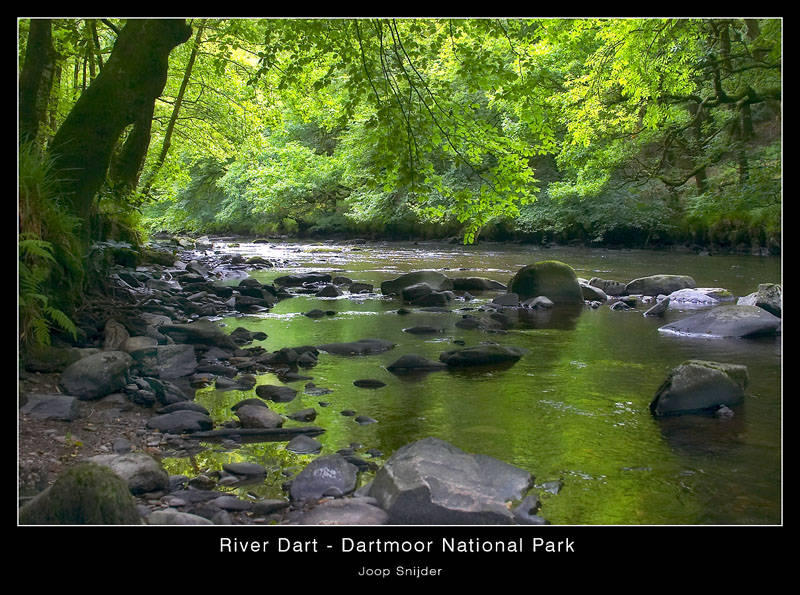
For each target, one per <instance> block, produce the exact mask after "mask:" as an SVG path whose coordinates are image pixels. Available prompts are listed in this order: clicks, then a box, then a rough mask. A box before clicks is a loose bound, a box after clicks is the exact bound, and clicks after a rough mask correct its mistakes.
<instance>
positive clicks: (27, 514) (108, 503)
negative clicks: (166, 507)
mask: <svg viewBox="0 0 800 595" xmlns="http://www.w3.org/2000/svg"><path fill="white" fill-rule="evenodd" d="M19 522H20V524H22V525H140V524H141V522H142V521H141V517H140V516H139V513H138V511H137V509H136V501H135V500H134V499H133V496H132V495H131V493H130V491H129V490H128V486H127V484H126V483H125V480H123V479H122V478H120V477H118V476H117V474H116V473H114V472H113V471H112V470H111V469H108V468H107V467H103V466H100V465H97V464H95V463H78V464H77V465H75V466H74V467H72V468H71V469H69V470H67V471H65V472H64V473H62V474H61V475H60V476H59V477H58V479H56V481H55V483H54V484H53V485H52V486H51V487H49V488H47V489H46V490H44V491H43V492H41V493H40V494H38V495H37V496H36V497H35V498H34V499H33V500H31V501H30V502H29V503H28V504H26V505H25V506H24V507H23V508H22V509H21V510H20V513H19Z"/></svg>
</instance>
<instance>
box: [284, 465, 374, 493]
mask: <svg viewBox="0 0 800 595" xmlns="http://www.w3.org/2000/svg"><path fill="white" fill-rule="evenodd" d="M357 479H358V468H357V467H356V466H355V465H353V464H352V463H350V462H348V461H347V460H346V459H345V458H344V457H343V456H342V455H340V454H332V455H328V456H324V457H320V458H318V459H315V460H313V461H311V463H309V464H308V465H307V466H306V467H305V469H303V470H302V471H301V472H300V473H298V474H297V477H295V478H294V479H293V480H292V483H291V487H290V489H289V496H290V497H291V499H292V500H296V501H297V500H299V501H302V500H318V499H320V498H322V497H323V496H343V495H346V494H349V493H351V492H352V491H353V490H355V489H356V481H357Z"/></svg>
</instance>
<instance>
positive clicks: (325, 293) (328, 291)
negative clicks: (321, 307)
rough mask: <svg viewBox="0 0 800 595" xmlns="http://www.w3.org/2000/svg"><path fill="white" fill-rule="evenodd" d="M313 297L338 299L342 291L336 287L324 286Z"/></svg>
mask: <svg viewBox="0 0 800 595" xmlns="http://www.w3.org/2000/svg"><path fill="white" fill-rule="evenodd" d="M314 295H315V296H316V297H339V296H340V295H343V294H342V290H341V289H339V288H338V287H336V285H325V286H324V287H322V288H321V289H320V290H319V291H318V292H317V293H315V294H314Z"/></svg>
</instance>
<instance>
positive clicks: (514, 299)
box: [492, 292, 519, 306]
mask: <svg viewBox="0 0 800 595" xmlns="http://www.w3.org/2000/svg"><path fill="white" fill-rule="evenodd" d="M492 303H493V304H495V305H497V306H519V295H518V294H516V293H514V292H509V293H503V294H500V295H498V296H497V297H495V298H494V299H493V300H492Z"/></svg>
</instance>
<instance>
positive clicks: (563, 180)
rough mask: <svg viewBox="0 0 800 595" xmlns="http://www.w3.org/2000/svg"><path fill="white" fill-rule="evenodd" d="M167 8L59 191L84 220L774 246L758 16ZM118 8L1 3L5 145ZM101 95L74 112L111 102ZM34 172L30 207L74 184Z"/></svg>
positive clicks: (102, 233) (778, 25)
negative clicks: (263, 14)
mask: <svg viewBox="0 0 800 595" xmlns="http://www.w3.org/2000/svg"><path fill="white" fill-rule="evenodd" d="M176 23H177V21H176ZM185 24H186V25H189V26H190V27H191V30H190V31H191V33H190V35H189V34H188V31H189V29H188V28H186V27H185ZM185 24H184V22H183V20H181V21H180V23H177V25H176V27H177V28H176V29H175V31H176V33H175V34H176V35H177V36H176V37H175V38H174V39H173V40H171V41H170V43H169V44H167V46H166V48H165V50H164V52H165V53H164V55H166V53H168V55H169V66H168V68H169V70H168V73H167V76H166V80H161V81H159V80H154V81H151V82H149V83H148V84H149V85H150V87H149V88H150V89H151V92H152V90H153V89H154V90H155V91H156V92H157V95H156V97H157V99H155V104H154V105H148V103H147V102H144V103H142V102H141V101H139V103H135V104H132V105H135V106H136V109H137V110H138V112H137V115H136V116H135V118H136V119H135V120H133V119H129V120H127V121H128V122H133V123H132V124H130V125H127V127H125V128H124V130H123V132H122V134H120V135H119V138H117V140H116V146H115V148H114V149H113V152H112V155H111V156H110V158H109V166H108V171H107V173H106V176H105V182H104V183H103V185H102V187H101V188H100V189H99V190H98V191H97V192H96V195H95V196H90V197H83V198H82V200H84V202H83V205H84V206H86V205H90V206H91V212H90V213H89V215H86V213H85V212H83V213H80V217H79V219H80V220H79V221H78V227H79V228H80V227H81V226H83V227H84V228H85V227H86V225H88V224H85V223H84V220H85V219H91V220H92V227H91V230H92V234H93V236H94V239H124V240H130V241H135V240H136V239H137V238H139V237H140V234H141V233H142V232H145V233H146V232H152V231H157V230H162V229H164V230H171V231H182V232H197V233H209V232H238V233H251V234H274V233H289V234H337V233H339V234H357V235H370V236H375V237H377V236H380V237H392V238H404V237H452V236H458V237H460V238H462V239H463V240H464V241H466V242H473V241H476V240H477V239H479V238H492V239H527V240H529V241H542V242H546V241H557V242H568V241H580V242H586V243H611V244H628V245H638V246H651V245H660V244H669V243H678V242H680V243H695V244H698V245H706V246H719V247H729V248H737V249H739V248H742V247H745V248H746V249H748V250H749V249H761V250H763V249H768V250H769V251H771V252H773V253H775V252H777V251H778V250H779V248H780V234H781V175H782V170H781V164H782V157H781V98H782V92H781V83H782V78H781V65H782V56H781V47H782V21H781V20H780V19H685V18H681V19H194V20H186V23H185ZM139 25H141V27H139V28H140V29H142V30H143V31H144V30H145V28H144V24H142V23H137V26H139ZM128 26H129V23H128V22H126V21H125V20H123V19H33V20H31V19H21V20H20V21H19V66H20V106H21V108H20V113H19V117H20V139H21V143H22V146H23V147H27V148H24V149H23V153H25V151H27V152H28V153H29V155H28V156H27V157H24V158H22V157H21V159H20V164H21V168H22V167H23V165H24V164H25V163H28V162H30V161H31V160H30V159H28V157H37V158H38V159H40V161H41V162H42V163H45V162H48V161H50V162H54V163H56V164H58V162H59V155H58V154H51V153H53V152H55V153H57V151H50V149H52V148H53V147H52V146H51V145H52V142H53V140H54V139H58V133H59V131H61V130H63V128H64V126H63V124H64V123H65V122H68V121H69V116H70V114H71V113H73V112H74V111H75V109H74V108H75V107H76V105H78V104H79V103H80V100H81V98H82V97H84V96H86V95H87V93H88V92H89V90H90V89H92V88H93V85H94V86H95V87H97V86H99V82H98V81H99V80H100V78H101V77H102V74H103V72H104V71H107V70H108V69H109V68H110V67H111V65H114V66H115V67H116V66H117V65H118V64H122V65H123V66H124V65H125V64H126V61H127V62H130V63H133V62H132V61H133V60H134V58H133V57H132V56H131V55H130V51H131V50H130V49H124V48H122V47H121V46H122V45H123V38H124V34H125V32H126V28H127V27H128ZM180 28H184V29H186V31H187V34H184V33H182V31H183V29H180ZM179 29H180V31H179ZM164 30H166V27H165V28H164ZM128 33H129V37H130V29H128ZM175 44H177V45H175ZM134 45H135V44H134ZM139 45H141V44H139ZM138 49H141V48H138ZM115 50H117V52H116V53H117V57H116V58H114V55H115ZM126 52H127V53H126ZM121 72H125V69H124V68H123V69H121ZM115 85H117V86H116V87H114V88H117V87H118V85H119V81H116V82H115ZM154 85H155V86H154ZM149 101H150V103H151V104H152V101H153V100H152V99H150V100H149ZM151 108H152V109H151ZM120 109H122V108H121V106H120V105H105V106H102V108H100V109H98V108H96V107H93V108H92V111H91V112H90V113H91V114H93V115H95V116H96V117H95V118H94V119H93V121H96V122H110V121H112V120H119V118H112V116H116V115H117V112H118V111H119V110H120ZM95 111H97V112H98V113H96V114H94V112H95ZM100 112H104V113H100ZM131 118H133V116H131ZM119 121H120V124H118V126H121V125H122V123H123V122H125V121H123V120H119ZM114 134H116V133H114ZM56 148H57V147H56ZM143 149H144V150H146V153H143V152H141V151H142V150H143ZM136 151H139V152H140V154H137V153H136ZM131 154H132V155H133V159H132V158H131ZM72 157H73V159H74V157H75V156H72ZM140 157H141V159H140ZM93 162H94V160H93ZM26 167H27V166H26ZM63 173H64V172H63V171H62V172H60V173H59V174H58V175H56V176H55V178H56V179H62V178H63V177H64V176H63ZM21 182H24V181H23V180H21ZM93 192H94V191H93ZM51 194H54V195H53V196H52V197H51V198H49V199H47V200H44V201H43V202H41V201H40V203H37V204H39V206H37V207H36V209H41V213H42V214H41V215H37V216H38V217H40V218H42V219H48V218H49V216H46V215H44V213H45V212H46V211H47V209H50V210H52V209H62V210H63V209H67V211H70V207H69V202H70V201H71V200H74V199H75V198H76V197H74V196H64V195H63V193H62V195H60V196H59V190H58V189H56V190H55V191H54V192H52V193H51ZM29 196H30V193H27V192H25V191H23V192H21V193H20V201H21V202H20V209H21V211H26V210H27V211H28V212H30V209H29V206H26V204H27V203H26V204H23V202H25V201H28V203H29V202H30V199H29V198H28V197H29ZM87 201H91V203H89V202H87ZM44 203H47V204H48V205H49V204H50V203H52V205H53V206H47V207H45V206H43V205H44ZM70 214H75V213H70V212H65V213H64V215H65V218H63V219H62V220H63V221H65V222H68V221H70V219H69V217H68V216H69V215H70ZM51 219H52V218H51ZM56 219H59V218H58V217H56ZM73 231H74V230H73ZM84 231H85V229H84ZM20 233H21V235H20V238H21V240H22V241H23V242H28V243H24V244H20V246H21V251H20V258H21V262H24V263H27V264H26V265H25V266H28V265H29V264H30V262H31V258H33V254H34V252H33V251H32V250H37V249H36V248H34V246H38V247H39V248H43V249H44V250H45V252H48V253H52V256H53V260H52V263H57V264H58V266H61V267H67V268H69V267H70V266H72V265H70V264H69V263H67V262H66V260H64V258H66V257H65V256H64V255H65V254H66V253H67V252H65V251H64V250H61V249H60V248H59V247H58V246H59V245H60V243H61V242H62V239H63V238H68V237H70V235H69V234H70V233H72V231H67V230H63V235H61V234H62V232H54V233H52V234H50V235H49V236H45V235H42V233H43V231H42V230H41V229H38V228H36V227H35V226H34V227H31V225H30V222H29V221H27V222H26V221H21V224H20ZM31 241H33V242H39V241H42V242H45V244H38V243H30V242H31ZM67 243H69V242H67ZM48 244H49V245H50V247H51V248H47V245H48ZM51 249H52V250H51ZM45 252H42V251H41V250H38V251H37V252H36V253H37V254H38V258H39V262H40V264H43V263H45V262H51V259H49V258H48V257H46V256H44V254H45ZM52 263H51V264H52ZM23 270H24V271H26V275H27V272H30V271H32V269H23ZM36 278H37V279H38V277H36ZM32 290H33V289H32ZM33 295H39V294H37V293H34V294H33ZM56 310H58V309H56ZM45 311H47V310H43V312H45ZM42 316H45V315H41V316H40V318H41V317H42ZM50 322H51V323H56V320H54V319H51V320H50Z"/></svg>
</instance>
